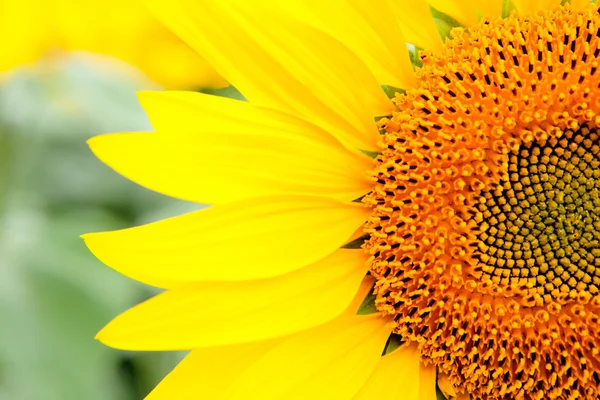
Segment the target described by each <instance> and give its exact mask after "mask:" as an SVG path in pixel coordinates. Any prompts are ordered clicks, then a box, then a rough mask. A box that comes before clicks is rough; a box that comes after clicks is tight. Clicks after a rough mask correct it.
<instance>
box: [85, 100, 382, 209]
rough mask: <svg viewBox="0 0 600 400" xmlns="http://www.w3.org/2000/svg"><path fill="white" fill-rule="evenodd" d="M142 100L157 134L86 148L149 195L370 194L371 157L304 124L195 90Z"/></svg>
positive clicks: (208, 198) (218, 200) (209, 198)
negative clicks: (356, 151)
mask: <svg viewBox="0 0 600 400" xmlns="http://www.w3.org/2000/svg"><path fill="white" fill-rule="evenodd" d="M142 103H143V104H144V106H145V107H146V109H148V110H149V114H150V119H151V121H152V122H153V124H154V126H156V127H157V131H158V133H145V132H144V133H121V134H109V135H101V136H97V137H95V138H92V139H91V140H90V141H89V142H88V143H89V145H90V147H91V149H92V151H93V152H94V153H95V154H96V156H97V157H98V158H99V159H100V160H102V161H103V162H104V163H105V164H107V165H109V166H110V167H111V168H113V169H114V170H115V171H117V172H118V173H120V174H121V175H123V176H125V177H126V178H128V179H131V180H132V181H134V182H136V183H138V184H140V185H142V186H145V187H147V188H149V189H151V190H155V191H157V192H160V193H163V194H166V195H168V196H172V197H177V198H180V199H183V200H188V201H195V202H199V203H207V204H222V203H227V202H232V201H237V200H243V199H248V198H252V197H258V196H264V195H273V194H307V195H322V196H329V197H334V198H337V199H340V200H348V201H351V200H354V199H356V198H358V197H360V196H362V195H364V194H365V193H367V192H368V191H369V190H370V187H371V183H370V182H369V180H368V179H367V175H366V171H367V170H368V169H369V168H371V167H372V160H371V159H370V158H369V157H367V156H365V155H364V154H362V153H354V152H350V151H348V150H347V149H346V148H344V147H343V146H342V145H341V144H340V143H339V142H337V141H336V140H335V139H334V138H333V137H332V136H330V135H328V134H327V133H326V132H324V131H322V130H321V129H320V128H318V127H316V126H314V125H312V124H310V123H308V122H306V121H304V120H301V119H298V118H295V117H292V116H290V115H287V114H283V113H281V112H278V111H273V110H269V109H265V108H261V107H257V106H254V105H252V104H250V103H247V102H242V101H237V100H231V99H226V98H221V97H216V96H209V95H203V94H200V93H193V92H162V93H159V92H156V93H147V94H144V96H143V101H142Z"/></svg>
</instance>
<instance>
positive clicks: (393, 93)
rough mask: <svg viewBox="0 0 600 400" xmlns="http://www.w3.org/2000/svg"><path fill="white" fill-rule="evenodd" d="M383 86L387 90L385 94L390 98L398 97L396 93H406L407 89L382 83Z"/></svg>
mask: <svg viewBox="0 0 600 400" xmlns="http://www.w3.org/2000/svg"><path fill="white" fill-rule="evenodd" d="M381 88H382V89H383V91H384V92H385V95H386V96H387V97H388V98H390V99H393V98H394V97H396V93H400V94H406V90H404V89H400V88H397V87H395V86H390V85H381Z"/></svg>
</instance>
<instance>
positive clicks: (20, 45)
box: [0, 0, 226, 89]
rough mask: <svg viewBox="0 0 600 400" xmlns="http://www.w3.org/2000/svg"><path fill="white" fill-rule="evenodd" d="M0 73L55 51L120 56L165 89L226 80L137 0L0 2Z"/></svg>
mask: <svg viewBox="0 0 600 400" xmlns="http://www.w3.org/2000/svg"><path fill="white" fill-rule="evenodd" d="M0 34H1V35H2V37H4V38H6V40H4V41H3V43H2V56H0V73H3V72H6V71H9V70H11V69H13V68H15V67H18V66H21V65H25V64H29V63H32V62H35V61H37V60H39V59H40V58H42V57H48V56H50V57H51V56H56V54H57V53H59V52H60V51H79V50H83V51H89V52H93V53H98V54H102V55H106V56H111V57H115V58H118V59H120V60H122V61H125V62H127V63H129V64H131V65H134V66H136V67H138V68H139V69H140V70H142V71H143V72H144V73H145V74H146V75H147V76H148V77H149V78H150V79H151V80H153V81H155V82H157V83H159V84H161V85H163V86H165V87H167V88H170V89H199V88H202V87H223V86H226V82H225V80H224V79H223V78H221V77H220V76H219V75H218V74H217V73H216V72H215V71H214V69H213V68H212V67H211V66H210V64H208V63H207V62H206V61H205V60H204V59H203V58H201V57H200V56H199V55H198V54H197V53H196V52H194V51H193V50H192V49H191V48H190V47H189V46H188V45H187V44H185V43H184V42H183V41H181V40H180V39H179V38H178V37H177V36H175V35H174V34H173V33H171V32H170V31H169V30H168V29H166V28H165V27H164V26H163V25H162V24H161V23H159V22H158V21H157V20H156V19H155V18H154V17H153V16H152V15H151V14H150V12H149V11H148V10H147V8H146V7H145V6H143V5H142V4H139V2H138V1H131V0H127V1H117V0H107V1H99V0H94V1H82V2H74V1H71V0H47V1H41V0H30V1H16V0H5V1H2V3H0Z"/></svg>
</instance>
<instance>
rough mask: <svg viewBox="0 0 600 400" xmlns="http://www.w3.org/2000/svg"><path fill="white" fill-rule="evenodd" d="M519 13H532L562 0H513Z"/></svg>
mask: <svg viewBox="0 0 600 400" xmlns="http://www.w3.org/2000/svg"><path fill="white" fill-rule="evenodd" d="M511 1H512V3H513V5H514V6H515V9H516V10H517V12H518V13H519V14H523V15H524V14H532V13H535V12H536V11H541V10H546V9H548V8H552V7H553V6H556V5H560V3H561V0H511Z"/></svg>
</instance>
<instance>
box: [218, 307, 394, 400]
mask: <svg viewBox="0 0 600 400" xmlns="http://www.w3.org/2000/svg"><path fill="white" fill-rule="evenodd" d="M389 333H390V331H389V328H388V327H386V324H385V320H384V319H382V318H381V317H380V316H379V315H374V316H356V315H355V316H349V317H348V316H344V317H340V318H337V319H335V320H333V321H331V322H330V323H328V324H326V325H323V326H321V327H318V328H315V329H312V330H310V331H307V332H304V333H301V334H298V335H295V336H293V337H291V338H290V339H289V340H286V341H284V342H282V343H281V344H279V345H277V346H275V347H274V348H272V349H271V350H270V351H269V352H267V353H266V354H265V355H264V356H263V357H261V358H260V359H259V360H258V361H257V362H256V363H254V364H253V365H252V366H251V367H250V368H248V369H247V370H246V371H244V372H243V373H242V374H241V375H240V376H239V378H238V379H237V380H236V381H235V382H234V383H233V384H232V385H231V387H229V388H228V390H227V391H226V393H225V395H224V396H223V399H226V400H243V399H248V394H249V393H251V394H252V398H255V399H261V400H275V399H277V400H281V399H286V400H306V399H328V400H342V399H344V400H345V399H349V398H352V396H353V395H354V394H355V393H356V392H358V390H359V389H360V387H361V386H362V385H363V384H364V382H365V381H366V380H367V379H368V377H369V375H370V374H371V372H372V371H373V368H375V365H376V364H377V362H378V360H379V358H380V356H381V352H382V350H383V346H384V345H385V341H386V340H387V337H388V336H389Z"/></svg>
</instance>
